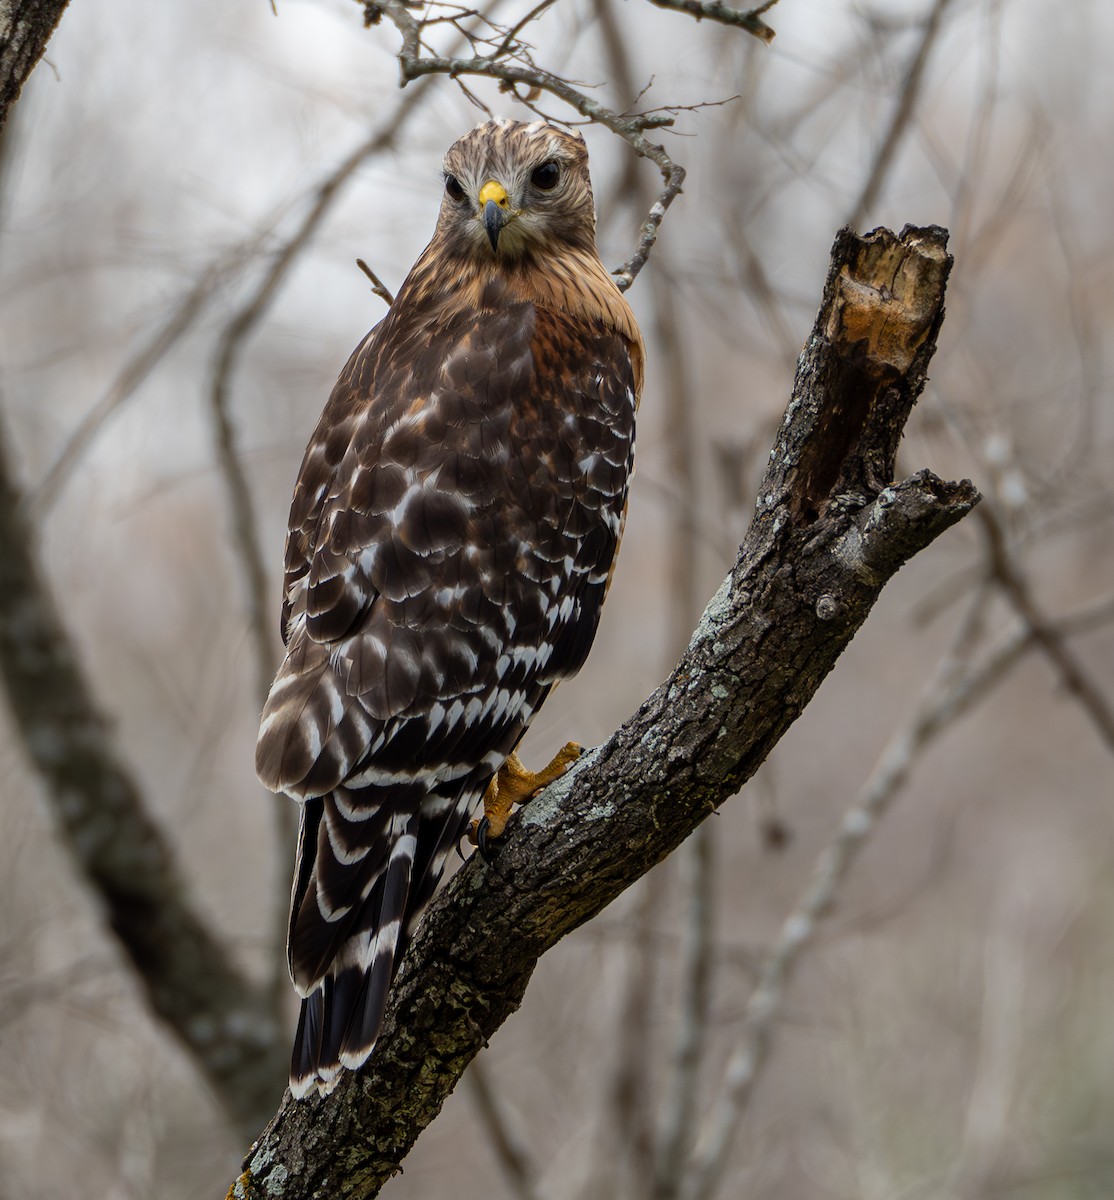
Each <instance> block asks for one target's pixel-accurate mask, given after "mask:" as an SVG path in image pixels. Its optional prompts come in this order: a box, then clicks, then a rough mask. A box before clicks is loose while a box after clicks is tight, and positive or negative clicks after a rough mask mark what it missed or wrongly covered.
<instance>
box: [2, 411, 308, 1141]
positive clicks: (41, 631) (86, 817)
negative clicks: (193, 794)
mask: <svg viewBox="0 0 1114 1200" xmlns="http://www.w3.org/2000/svg"><path fill="white" fill-rule="evenodd" d="M34 545H35V543H34V539H33V537H32V533H31V529H30V527H29V526H28V523H27V519H26V515H25V513H24V511H23V508H22V505H21V497H20V493H19V490H18V488H17V486H16V484H15V482H14V480H13V479H12V477H11V474H10V456H9V454H8V453H7V449H6V447H5V445H4V433H3V429H2V428H0V679H2V683H3V687H4V689H5V692H6V696H7V700H8V703H9V707H10V710H11V714H12V719H13V721H14V724H15V726H16V728H17V730H18V731H19V733H20V735H21V737H22V740H23V743H24V746H25V748H26V752H27V755H28V758H29V759H30V761H31V765H32V766H33V767H34V769H35V771H36V773H37V774H38V776H39V778H40V779H41V781H42V784H43V787H44V791H45V793H46V797H47V800H48V802H49V804H50V807H51V811H52V813H53V815H54V818H55V823H56V825H57V828H58V830H59V833H60V835H61V838H62V841H63V844H64V845H65V846H66V848H67V849H68V850H69V851H70V853H71V854H72V856H73V859H74V862H75V864H76V865H77V867H78V869H79V871H80V872H81V873H82V874H83V876H84V877H85V879H86V880H87V881H88V882H89V884H90V885H91V887H92V889H93V893H94V895H95V896H96V897H97V899H98V900H99V902H100V904H101V906H102V908H103V910H104V916H105V920H106V922H107V924H108V926H109V928H110V929H111V931H112V933H113V934H114V935H115V936H116V938H117V939H118V941H119V943H120V945H121V946H122V948H123V950H124V952H125V953H126V954H127V956H128V957H129V958H130V960H131V962H132V965H133V966H134V968H135V971H136V976H137V978H138V980H139V982H140V983H141V985H142V986H143V987H144V989H145V990H146V994H147V998H148V1000H149V1002H150V1004H151V1007H152V1008H153V1009H154V1011H155V1013H156V1015H157V1016H159V1017H160V1018H161V1019H162V1020H163V1021H165V1022H166V1024H167V1025H168V1026H169V1027H170V1029H171V1031H172V1032H173V1033H174V1034H175V1035H176V1036H177V1037H178V1038H179V1040H180V1041H181V1042H182V1043H183V1045H184V1046H185V1048H186V1049H187V1050H188V1051H189V1052H190V1054H191V1056H192V1057H193V1059H194V1061H195V1062H196V1063H197V1065H198V1067H199V1069H200V1070H201V1072H202V1074H203V1075H205V1077H206V1078H207V1079H208V1080H209V1082H210V1083H211V1085H212V1086H213V1090H214V1092H215V1094H216V1096H217V1098H218V1099H219V1100H220V1101H221V1102H222V1103H223V1104H224V1105H225V1108H226V1109H227V1111H228V1112H229V1114H230V1116H231V1118H232V1119H233V1121H234V1122H235V1123H236V1126H237V1128H239V1129H240V1130H242V1131H243V1133H244V1136H245V1137H251V1136H253V1135H254V1134H255V1133H256V1132H257V1131H258V1130H259V1128H260V1127H261V1126H262V1124H263V1123H264V1121H266V1119H267V1116H268V1115H269V1114H270V1112H272V1111H273V1107H274V1101H275V1098H276V1096H277V1094H278V1087H279V1086H280V1083H279V1081H280V1080H282V1079H283V1078H284V1077H285V1075H286V1061H287V1039H286V1036H285V1034H284V1032H283V1031H282V1030H281V1029H280V1027H279V1023H278V1020H277V1017H276V1015H275V1014H274V1012H273V1008H272V1005H271V1000H270V997H269V996H268V995H267V994H266V993H265V991H264V990H263V989H262V988H259V987H256V986H255V985H253V984H252V983H251V981H250V980H248V979H247V978H246V977H245V976H244V975H243V974H242V973H241V972H240V971H239V970H237V968H236V967H235V965H234V963H233V962H232V961H231V960H230V959H229V957H228V956H227V955H226V953H225V952H224V949H223V947H221V946H220V945H219V944H218V943H217V942H216V940H215V939H214V938H213V935H212V934H211V933H210V932H209V930H208V928H207V926H206V925H205V923H204V922H203V921H202V920H201V918H200V917H199V916H198V915H197V914H196V913H195V912H194V910H193V909H192V907H191V906H190V905H189V903H188V902H187V900H186V887H185V884H184V883H183V881H182V879H181V876H180V873H179V871H178V869H177V866H176V864H175V861H174V858H173V855H172V854H171V851H170V848H169V846H168V845H167V843H166V840H165V838H164V837H163V835H162V833H161V831H160V830H159V829H158V827H157V826H156V825H155V823H154V822H153V821H152V819H151V817H150V815H149V814H148V813H147V811H146V808H145V806H144V803H143V800H142V797H141V795H140V792H139V789H138V787H137V785H136V783H135V781H134V779H133V778H132V776H131V773H130V772H129V770H128V768H127V767H126V766H125V765H124V763H123V762H122V761H121V759H120V757H119V755H118V753H117V751H116V749H115V746H114V744H113V739H112V735H111V732H110V726H109V721H108V720H107V719H106V718H105V717H104V715H103V714H102V712H101V711H100V708H99V706H98V704H97V702H96V700H95V698H94V690H93V688H92V686H91V684H90V681H89V680H88V678H87V677H86V674H85V672H84V671H83V670H82V667H81V664H80V662H79V660H78V656H77V652H76V649H75V647H74V645H73V643H72V641H71V639H70V636H69V633H68V631H67V630H66V627H65V625H64V623H63V622H62V620H61V617H60V616H59V613H58V609H57V607H56V605H55V604H54V601H53V599H52V597H51V595H50V593H49V591H48V589H47V587H46V585H45V583H44V581H43V579H42V576H41V573H40V571H39V568H38V564H37V562H36V561H35V554H34Z"/></svg>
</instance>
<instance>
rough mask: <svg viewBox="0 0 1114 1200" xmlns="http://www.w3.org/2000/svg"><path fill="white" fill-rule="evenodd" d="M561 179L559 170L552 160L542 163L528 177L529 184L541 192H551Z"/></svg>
mask: <svg viewBox="0 0 1114 1200" xmlns="http://www.w3.org/2000/svg"><path fill="white" fill-rule="evenodd" d="M560 178H561V168H560V167H559V166H558V165H557V164H556V163H555V162H553V161H552V160H551V161H550V162H543V163H542V165H541V166H540V167H535V168H534V173H533V174H532V175H531V176H530V182H531V183H532V184H533V185H534V187H536V188H541V190H542V191H543V192H551V191H552V190H553V189H554V188H555V187H556V186H557V180H558V179H560Z"/></svg>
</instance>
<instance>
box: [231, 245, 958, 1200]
mask: <svg viewBox="0 0 1114 1200" xmlns="http://www.w3.org/2000/svg"><path fill="white" fill-rule="evenodd" d="M946 239H947V235H946V233H945V231H944V230H941V229H938V228H935V227H930V228H928V229H906V230H904V231H903V232H902V234H901V236H900V237H895V236H894V235H893V234H892V233H890V232H888V231H886V230H877V231H875V232H874V233H872V234H869V235H868V236H867V237H865V238H859V237H857V236H855V235H854V234H852V233H851V232H849V231H844V232H842V233H841V234H840V235H839V236H838V237H837V239H836V242H835V246H834V248H833V252H832V263H831V269H830V271H829V274H828V279H827V283H826V285H825V290H824V297H823V301H822V304H821V308H820V313H819V316H818V318H817V321H816V325H815V328H814V330H813V332H812V335H811V336H810V338H809V341H808V343H807V345H806V347H805V350H804V352H803V354H802V356H801V359H800V362H799V364H798V369H797V379H796V383H795V386H794V390H793V395H792V398H791V400H790V403H789V406H788V408H787V410H786V415H785V419H784V421H783V423H782V425H781V427H780V429H779V431H778V436H777V439H776V442H775V445H774V447H773V449H772V451H771V454H770V463H769V467H768V469H767V472H766V476H765V478H764V480H763V483H762V489H761V494H760V496H759V500H758V506H757V510H756V513H755V516H754V519H753V521H752V523H751V526H750V529H749V530H748V532H747V535H746V538H745V540H744V542H743V545H742V547H741V549H740V553H739V558H738V561H737V562H736V565H735V568H734V570H733V571H732V573H731V575H730V576H729V577H728V578H727V579H726V580H725V581H724V583H723V585H722V586H721V588H720V590H719V591H718V593H717V594H716V596H715V597H714V599H713V600H712V602H711V603H710V604H709V605H708V608H707V609H706V610H705V612H704V615H703V617H702V618H701V621H700V624H699V626H698V628H697V630H696V632H695V634H694V635H693V638H692V640H691V642H690V644H689V647H688V649H687V651H686V652H685V654H684V656H683V657H682V659H681V662H680V664H679V665H678V667H677V669H676V671H674V673H673V675H672V676H671V677H670V678H669V679H668V680H667V681H666V682H665V683H664V684H663V685H662V686H661V687H660V688H659V689H658V690H657V691H656V692H655V693H654V694H653V695H652V696H650V697H649V698H648V699H647V700H646V701H645V703H644V704H643V705H642V706H641V708H640V709H639V710H638V712H637V713H635V714H634V716H632V717H631V718H630V719H629V720H628V721H627V722H626V723H625V724H624V725H623V726H622V728H620V729H619V730H618V731H617V732H616V733H615V734H614V735H613V736H612V737H611V738H610V739H609V740H608V741H607V743H606V744H605V745H603V746H602V747H600V748H599V749H597V750H595V751H593V752H590V753H589V754H587V755H585V757H584V758H583V759H582V760H581V761H580V762H579V763H578V764H577V766H576V767H575V768H574V770H573V771H571V772H570V773H569V775H567V776H566V777H565V778H564V779H562V780H560V781H559V782H558V783H557V784H555V785H553V786H552V787H551V788H549V789H547V790H546V791H545V792H543V793H542V794H541V795H540V796H538V797H537V798H536V799H535V800H534V801H533V802H532V803H531V804H530V805H529V806H528V807H527V808H526V809H525V810H524V811H523V813H522V815H521V816H520V817H519V819H518V820H516V821H515V822H513V824H512V826H511V828H510V830H509V832H508V836H507V838H506V841H505V842H504V843H503V845H502V846H501V848H500V849H499V850H498V851H497V853H496V856H495V858H494V861H493V862H492V863H491V864H490V865H489V864H486V863H484V862H483V861H482V860H481V859H479V858H477V857H474V858H473V859H472V860H471V861H470V862H469V863H468V864H467V866H466V867H465V868H464V869H463V870H462V871H460V872H459V874H458V875H457V876H456V877H455V879H454V880H453V881H452V883H451V884H450V886H449V887H448V888H447V889H446V890H445V891H444V892H443V893H442V894H441V895H440V896H439V897H438V898H437V899H436V900H435V901H434V903H433V905H432V906H431V907H430V909H429V912H428V913H427V915H426V918H425V920H424V922H423V924H422V927H421V928H420V930H419V932H418V935H417V937H416V939H415V942H414V944H413V946H412V947H411V949H410V951H409V953H408V955H407V958H406V960H405V962H404V964H403V967H402V971H401V974H400V975H399V978H398V981H397V983H396V985H395V988H394V993H393V996H392V1000H391V1004H390V1007H389V1009H388V1013H387V1018H386V1021H385V1024H384V1029H383V1033H382V1035H381V1037H380V1041H379V1045H378V1047H377V1049H376V1052H375V1055H374V1056H373V1058H372V1060H371V1061H370V1063H369V1064H368V1066H367V1068H365V1070H364V1071H363V1072H361V1073H359V1074H350V1073H348V1072H345V1073H344V1074H343V1075H342V1077H341V1080H340V1083H339V1085H338V1087H337V1088H336V1090H335V1091H334V1092H333V1093H332V1094H331V1095H329V1096H327V1097H316V1096H314V1097H310V1098H308V1099H306V1100H302V1101H298V1102H295V1101H293V1100H291V1099H290V1097H289V1095H288V1096H287V1097H286V1099H285V1101H284V1103H283V1106H282V1108H281V1109H280V1111H279V1113H278V1114H277V1116H276V1117H275V1119H274V1121H273V1122H272V1123H271V1125H270V1127H269V1128H268V1129H267V1131H266V1133H265V1134H264V1136H263V1137H262V1138H261V1139H260V1141H259V1142H258V1143H257V1144H256V1145H255V1147H254V1148H253V1150H252V1152H251V1154H250V1155H249V1157H248V1159H247V1161H246V1163H245V1167H246V1169H245V1172H244V1174H243V1175H242V1176H241V1177H240V1179H239V1180H238V1181H237V1182H236V1184H234V1185H233V1187H232V1189H231V1191H230V1195H232V1196H235V1197H244V1198H250V1200H262V1198H263V1197H274V1196H279V1195H281V1196H283V1197H284V1198H285V1200H302V1198H308V1197H326V1196H328V1197H370V1196H375V1195H377V1194H378V1192H379V1190H380V1188H381V1187H382V1185H383V1183H384V1182H386V1180H387V1179H389V1178H390V1177H391V1175H393V1174H394V1173H395V1172H396V1171H397V1170H398V1169H399V1166H400V1164H401V1162H402V1160H403V1158H404V1157H405V1156H406V1154H407V1153H408V1151H409V1149H410V1147H411V1146H412V1145H413V1143H414V1141H415V1139H416V1138H417V1137H418V1135H419V1133H420V1132H421V1131H422V1129H424V1128H425V1126H426V1125H428V1124H429V1122H430V1121H432V1120H433V1118H434V1117H435V1116H436V1115H437V1113H438V1111H439V1110H440V1108H441V1105H442V1103H443V1102H444V1100H445V1098H446V1096H447V1095H448V1094H449V1092H450V1091H451V1090H452V1089H453V1087H454V1086H455V1084H456V1083H457V1081H458V1080H459V1078H460V1076H461V1074H462V1073H463V1071H464V1068H465V1067H466V1066H467V1064H468V1062H469V1061H470V1060H471V1059H472V1057H473V1056H474V1055H475V1054H476V1052H477V1051H478V1050H479V1049H480V1048H481V1046H482V1045H483V1044H484V1043H485V1042H486V1040H487V1039H488V1038H489V1037H490V1036H491V1035H492V1034H493V1033H494V1032H495V1030H496V1029H498V1028H499V1026H500V1025H501V1024H502V1023H503V1021H504V1020H506V1018H507V1017H508V1016H509V1015H510V1014H511V1013H512V1012H514V1011H515V1009H516V1008H517V1007H518V1005H519V1004H520V1003H521V1001H522V997H523V994H524V992H525V989H526V985H527V983H528V981H529V979H530V975H531V973H532V971H533V969H534V966H535V965H536V963H537V961H538V958H539V957H540V956H541V955H542V954H544V953H545V951H546V950H548V949H549V948H550V947H552V946H553V945H554V944H555V943H556V942H557V941H559V940H560V938H562V937H564V935H565V934H566V933H568V932H570V931H571V930H573V929H575V928H576V927H577V926H579V925H581V924H583V923H584V922H585V921H587V920H590V919H591V918H592V917H593V916H595V915H596V914H597V913H598V912H599V911H600V910H601V909H602V908H603V907H604V906H605V905H606V904H608V903H610V901H612V900H613V899H615V897H616V896H618V895H619V894H620V893H621V892H622V891H623V890H624V889H625V888H627V887H629V886H630V885H631V884H632V883H633V882H634V881H635V880H637V879H638V878H640V877H641V876H642V875H643V874H645V872H646V871H648V870H649V869H650V868H651V867H652V866H653V865H654V864H655V863H657V862H660V861H661V859H663V858H664V857H665V856H666V855H667V854H669V853H670V852H671V851H672V850H674V849H675V848H676V847H677V846H678V845H680V843H681V842H682V841H683V840H684V839H685V838H686V837H688V835H689V834H690V833H692V831H693V830H694V829H695V828H696V827H697V826H698V825H699V824H700V823H701V822H702V821H703V820H704V819H705V818H706V817H707V816H709V815H710V814H712V813H713V812H714V811H715V809H716V808H717V807H718V806H719V804H721V803H722V802H723V801H724V800H725V799H727V798H728V797H729V796H732V795H734V794H735V792H737V791H738V789H739V788H740V786H741V785H742V784H743V783H744V782H745V781H746V780H747V779H748V778H749V777H750V776H751V775H752V774H753V773H754V771H755V770H756V769H757V767H758V766H759V764H760V763H761V762H762V760H763V759H764V758H765V757H766V755H767V754H768V753H769V751H770V750H771V748H772V747H773V746H774V745H775V743H776V742H777V740H778V739H779V738H780V737H781V735H782V734H783V733H784V732H785V730H786V729H788V727H789V726H790V725H791V724H792V723H793V721H794V720H795V719H796V717H797V716H798V715H799V714H800V712H801V711H802V710H803V708H804V707H805V705H806V704H807V703H808V701H809V700H810V699H811V697H812V695H813V693H814V692H815V691H816V689H817V688H818V687H819V685H820V683H821V681H822V680H823V679H824V678H825V676H826V675H827V674H828V672H829V671H830V670H831V669H832V667H833V666H834V665H835V661H836V659H837V658H838V657H839V655H840V653H841V652H842V651H843V650H844V649H845V647H846V646H847V645H848V643H849V642H850V641H851V638H852V637H853V636H854V634H855V632H856V631H857V630H858V628H859V626H860V625H861V624H862V622H863V621H864V620H865V619H866V616H867V614H868V612H869V611H870V608H871V606H872V605H873V604H874V602H875V600H876V599H877V598H878V595H879V593H880V592H881V590H882V588H883V586H884V585H885V583H886V582H887V581H888V580H889V579H890V578H891V577H892V576H893V574H894V573H895V572H896V571H897V570H898V568H899V567H900V566H901V565H902V564H903V563H904V562H905V561H906V560H907V559H908V558H909V557H910V556H912V555H913V554H915V553H917V552H918V551H919V550H921V549H923V548H924V547H925V546H927V545H928V544H929V543H930V542H932V541H933V540H934V539H935V538H936V537H937V536H938V535H939V534H941V533H942V532H943V531H944V530H945V529H947V528H948V527H949V526H951V525H953V524H954V523H955V522H956V521H958V520H959V519H960V518H961V517H963V516H964V515H965V514H966V513H967V512H968V511H969V510H970V509H971V507H972V506H973V505H974V504H975V503H976V502H977V501H978V498H979V497H978V493H977V492H976V491H975V489H974V487H973V486H972V485H971V484H970V483H969V482H967V481H964V482H961V483H945V482H943V481H941V480H940V479H938V478H936V476H934V475H932V474H931V473H930V472H928V471H921V472H919V473H918V474H916V475H914V476H912V477H911V478H909V479H905V480H903V481H901V482H897V483H894V482H892V480H893V470H894V457H895V454H896V451H897V446H898V442H899V440H900V438H901V435H902V431H903V429H904V426H905V422H906V420H907V418H908V416H909V413H910V411H911V409H912V406H913V404H914V402H915V401H916V399H917V397H918V396H919V394H920V392H921V390H922V388H923V386H924V382H925V378H926V371H927V368H928V364H929V361H930V359H931V357H932V355H933V353H934V351H935V348H936V336H937V333H938V331H939V328H940V323H941V321H942V320H943V312H944V310H943V299H944V287H945V283H946V280H947V276H948V272H949V270H950V267H951V258H950V256H949V255H948V254H947V253H946V249H945V247H946Z"/></svg>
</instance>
